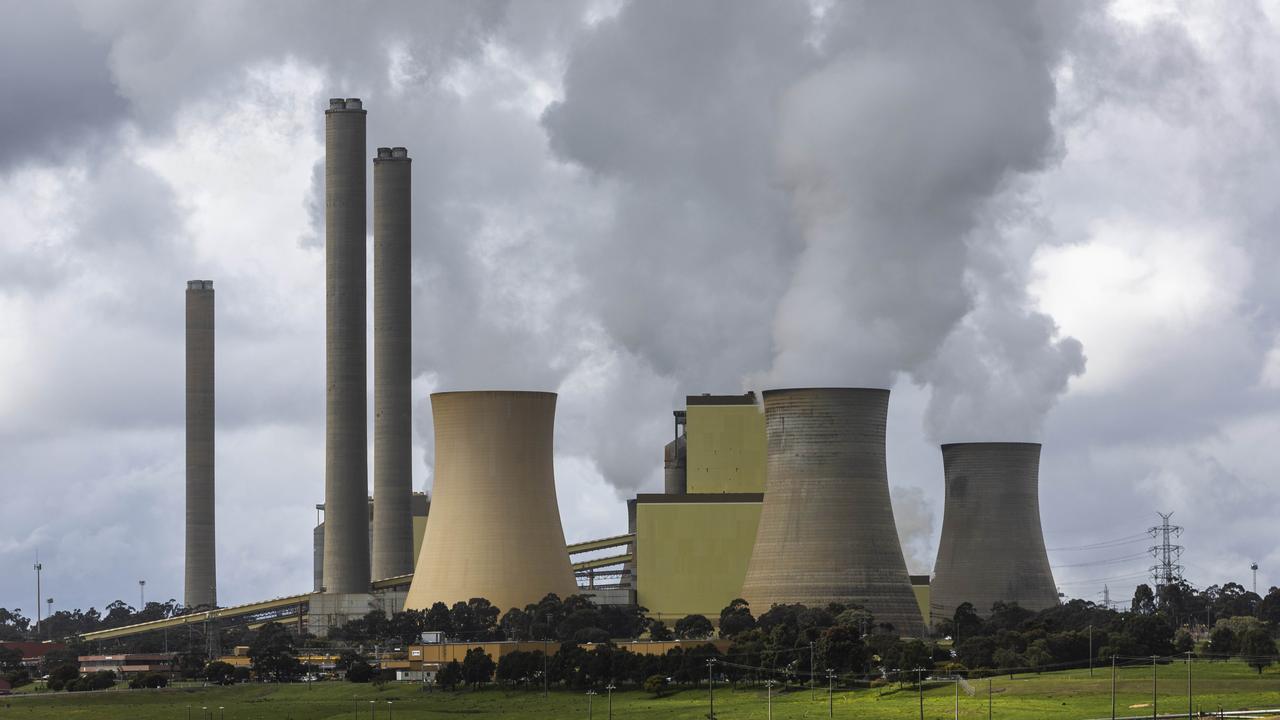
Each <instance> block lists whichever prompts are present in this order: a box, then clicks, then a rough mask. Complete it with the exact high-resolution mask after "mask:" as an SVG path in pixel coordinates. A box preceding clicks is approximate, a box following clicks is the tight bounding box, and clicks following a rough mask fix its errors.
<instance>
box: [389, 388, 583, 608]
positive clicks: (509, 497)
mask: <svg viewBox="0 0 1280 720" xmlns="http://www.w3.org/2000/svg"><path fill="white" fill-rule="evenodd" d="M555 410H556V395H555V393H545V392H505V391H480V392H445V393H435V394H433V395H432V396H431V414H432V418H433V419H434V422H435V440H436V465H435V490H434V492H433V494H432V500H431V515H430V517H429V518H428V519H427V528H426V533H425V535H424V537H423V540H422V551H421V552H420V553H419V555H418V566H417V570H416V572H415V573H414V575H413V583H412V584H411V585H410V586H409V594H408V596H407V598H406V600H405V609H407V610H426V609H428V608H430V607H431V605H432V604H434V603H436V602H443V603H445V604H446V605H450V606H451V605H453V603H455V602H458V601H463V602H465V601H467V600H469V599H471V598H478V597H482V598H485V599H487V600H489V602H491V603H493V605H494V606H496V607H498V608H499V609H500V610H501V611H502V612H506V611H507V610H509V609H511V608H513V607H518V608H523V607H524V606H525V605H528V604H530V603H535V602H537V601H538V600H541V599H542V598H543V597H544V596H545V595H546V594H547V593H556V594H557V595H559V596H560V597H562V598H563V597H566V596H568V595H572V594H574V593H576V592H577V583H576V582H575V581H574V577H573V569H572V567H571V566H570V564H569V553H568V551H567V550H566V549H565V541H564V530H563V528H562V527H561V525H560V509H559V505H558V504H557V502H556V483H555V474H554V471H553V469H552V435H553V431H554V425H555Z"/></svg>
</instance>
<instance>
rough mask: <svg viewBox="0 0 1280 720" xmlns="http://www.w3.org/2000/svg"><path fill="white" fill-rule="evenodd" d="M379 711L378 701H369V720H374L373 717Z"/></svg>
mask: <svg viewBox="0 0 1280 720" xmlns="http://www.w3.org/2000/svg"><path fill="white" fill-rule="evenodd" d="M377 711H378V701H377V700H370V701H369V720H373V715H374V713H376V712H377Z"/></svg>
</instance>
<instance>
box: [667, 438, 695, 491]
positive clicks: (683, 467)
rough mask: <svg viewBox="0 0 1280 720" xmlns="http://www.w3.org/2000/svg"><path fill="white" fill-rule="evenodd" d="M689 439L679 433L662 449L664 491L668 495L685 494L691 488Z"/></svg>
mask: <svg viewBox="0 0 1280 720" xmlns="http://www.w3.org/2000/svg"><path fill="white" fill-rule="evenodd" d="M688 448H689V441H688V440H687V439H685V436H684V435H677V436H676V438H675V439H674V440H672V441H671V442H669V443H667V445H666V447H664V448H663V449H662V460H663V462H662V479H663V492H664V493H665V494H667V495H684V494H685V493H686V492H688V489H689V470H688V457H689V452H688Z"/></svg>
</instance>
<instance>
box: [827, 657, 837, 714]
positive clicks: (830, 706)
mask: <svg viewBox="0 0 1280 720" xmlns="http://www.w3.org/2000/svg"><path fill="white" fill-rule="evenodd" d="M835 678H836V674H835V673H834V672H832V671H831V668H827V717H829V718H831V717H835V712H836V708H835V703H834V701H833V700H832V699H831V698H832V695H831V691H832V690H833V689H834V688H833V683H834V682H835Z"/></svg>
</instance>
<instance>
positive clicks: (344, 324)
mask: <svg viewBox="0 0 1280 720" xmlns="http://www.w3.org/2000/svg"><path fill="white" fill-rule="evenodd" d="M324 119H325V123H324V124H325V128H324V151H325V159H324V225H325V442H324V456H325V457H324V507H325V512H324V532H325V543H324V586H325V590H326V591H328V592H331V593H365V592H368V591H369V509H368V503H367V500H366V498H367V497H368V492H369V465H368V437H367V433H368V431H367V421H368V418H367V410H366V406H365V402H366V400H367V398H366V388H365V383H366V375H365V374H366V363H365V302H366V288H365V250H364V248H365V110H364V108H363V106H362V104H361V102H360V100H359V99H356V98H348V99H346V100H343V99H341V98H335V99H332V100H330V101H329V109H328V110H326V111H325V118H324Z"/></svg>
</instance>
